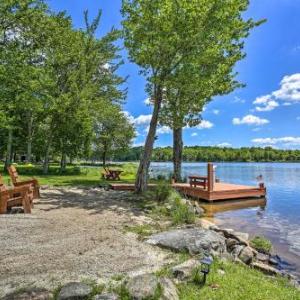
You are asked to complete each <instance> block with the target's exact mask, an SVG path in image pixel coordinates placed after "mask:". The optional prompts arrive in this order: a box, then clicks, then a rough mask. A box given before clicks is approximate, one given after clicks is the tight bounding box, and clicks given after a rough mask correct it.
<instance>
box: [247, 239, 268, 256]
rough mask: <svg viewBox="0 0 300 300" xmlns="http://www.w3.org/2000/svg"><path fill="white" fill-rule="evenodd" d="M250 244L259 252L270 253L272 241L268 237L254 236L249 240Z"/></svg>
mask: <svg viewBox="0 0 300 300" xmlns="http://www.w3.org/2000/svg"><path fill="white" fill-rule="evenodd" d="M250 244H251V246H252V247H253V248H254V249H256V250H257V251H259V252H263V253H270V251H271V250H272V243H271V241H269V240H268V239H266V238H264V237H261V236H256V237H254V238H253V239H252V240H251V241H250Z"/></svg>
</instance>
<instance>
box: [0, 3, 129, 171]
mask: <svg viewBox="0 0 300 300" xmlns="http://www.w3.org/2000/svg"><path fill="white" fill-rule="evenodd" d="M84 18H85V25H86V28H85V29H81V30H77V29H74V28H73V27H72V20H71V18H69V17H68V16H66V14H65V13H61V12H59V13H54V12H52V11H50V9H49V8H48V7H47V5H46V4H45V2H44V1H39V0H22V1H10V0H3V1H1V2H0V19H1V24H0V34H1V35H0V36H1V37H0V44H1V47H0V60H1V66H0V119H1V122H0V139H1V141H2V143H1V145H0V158H2V157H3V156H5V158H6V162H7V163H10V162H11V161H12V156H13V155H12V151H14V153H15V154H16V156H17V158H18V157H19V155H23V156H24V155H25V154H26V155H25V156H26V159H27V161H29V162H30V161H33V160H35V161H41V160H42V159H43V160H44V172H45V173H46V172H47V171H48V164H49V161H50V159H51V158H54V157H56V156H60V157H61V170H62V171H64V169H65V166H66V161H67V159H70V160H72V159H74V158H76V157H88V156H89V155H90V154H91V146H92V143H93V142H94V141H95V140H94V138H95V135H94V129H95V128H96V127H97V125H99V123H100V122H101V120H106V119H108V118H107V116H108V114H109V113H111V112H113V115H114V118H112V117H110V119H111V120H113V123H114V126H115V127H116V128H118V125H116V124H117V123H119V126H120V127H121V128H123V129H125V130H124V132H120V131H119V132H118V134H114V131H113V132H112V134H111V136H113V137H114V140H115V142H114V145H116V146H114V149H123V148H124V145H125V144H126V146H127V145H129V144H130V142H131V138H132V137H133V128H132V125H131V124H130V123H129V121H128V120H127V118H126V117H125V116H124V115H123V114H122V113H121V111H122V109H121V104H122V103H123V100H124V98H125V94H126V93H125V91H123V90H121V89H120V86H121V85H122V84H123V83H124V79H123V78H122V77H120V76H118V75H117V73H116V71H117V69H118V67H119V66H120V64H121V61H120V56H119V55H118V51H119V48H118V47H117V46H116V45H115V41H116V40H117V39H118V38H119V37H120V32H119V31H117V30H114V29H113V30H111V31H110V32H108V33H107V34H106V35H104V36H103V37H101V38H98V37H96V36H95V32H96V30H97V29H98V27H99V23H100V19H101V12H99V13H98V15H97V16H96V18H95V19H94V20H93V21H92V22H89V18H88V13H87V12H85V14H84ZM118 115H120V117H119V118H117V116H118ZM121 116H122V117H121ZM97 134H98V135H100V136H106V135H107V130H106V128H102V127H101V128H100V129H99V130H97ZM111 136H109V138H111ZM124 137H126V138H124ZM110 148H111V146H110ZM110 148H109V150H110V151H111V149H110ZM98 159H99V157H98Z"/></svg>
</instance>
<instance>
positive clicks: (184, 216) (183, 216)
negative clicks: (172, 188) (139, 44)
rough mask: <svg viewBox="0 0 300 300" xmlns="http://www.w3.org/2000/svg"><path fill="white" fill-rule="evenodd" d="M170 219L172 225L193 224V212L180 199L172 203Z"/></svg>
mask: <svg viewBox="0 0 300 300" xmlns="http://www.w3.org/2000/svg"><path fill="white" fill-rule="evenodd" d="M170 214H171V217H172V221H173V224H174V225H179V224H193V223H195V218H196V217H195V212H194V211H192V210H191V209H190V208H189V207H188V206H187V205H186V204H185V203H183V202H182V201H181V199H180V198H176V199H175V200H174V201H173V203H172V208H171V212H170Z"/></svg>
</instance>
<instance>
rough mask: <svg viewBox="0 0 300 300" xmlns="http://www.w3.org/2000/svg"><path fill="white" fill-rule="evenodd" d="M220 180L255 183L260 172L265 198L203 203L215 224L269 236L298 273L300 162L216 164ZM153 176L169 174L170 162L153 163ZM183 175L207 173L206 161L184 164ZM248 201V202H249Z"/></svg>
mask: <svg viewBox="0 0 300 300" xmlns="http://www.w3.org/2000/svg"><path fill="white" fill-rule="evenodd" d="M216 165H217V169H216V176H217V177H218V178H220V179H221V181H225V182H230V183H236V184H246V185H257V180H256V178H257V176H259V175H262V176H263V179H264V182H265V185H266V187H267V201H265V200H264V199H258V200H257V199H255V200H246V201H245V200H243V201H230V202H227V201H226V203H224V202H222V203H216V204H213V205H211V204H204V206H205V209H206V211H207V214H208V215H209V216H210V217H213V218H214V221H215V222H216V223H218V224H222V225H223V226H226V227H231V228H233V229H236V230H239V231H245V232H249V233H250V235H252V236H254V235H263V236H265V237H267V238H269V239H270V240H271V241H272V242H273V245H274V248H275V251H276V252H277V253H278V254H279V255H280V256H282V257H284V258H285V259H286V260H288V261H290V262H292V263H293V264H295V266H296V271H297V272H298V273H299V274H300V163H217V164H216ZM151 170H152V175H153V176H156V175H158V174H163V175H169V174H170V173H171V172H172V163H152V164H151ZM182 173H183V174H182V175H183V176H185V177H186V176H188V175H189V174H206V163H184V165H183V171H182ZM248 201H249V202H248Z"/></svg>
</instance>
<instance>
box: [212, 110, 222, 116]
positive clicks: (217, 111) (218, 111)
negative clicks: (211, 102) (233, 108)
mask: <svg viewBox="0 0 300 300" xmlns="http://www.w3.org/2000/svg"><path fill="white" fill-rule="evenodd" d="M212 112H213V114H214V115H218V114H219V113H220V110H218V109H214V110H213V111H212Z"/></svg>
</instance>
